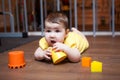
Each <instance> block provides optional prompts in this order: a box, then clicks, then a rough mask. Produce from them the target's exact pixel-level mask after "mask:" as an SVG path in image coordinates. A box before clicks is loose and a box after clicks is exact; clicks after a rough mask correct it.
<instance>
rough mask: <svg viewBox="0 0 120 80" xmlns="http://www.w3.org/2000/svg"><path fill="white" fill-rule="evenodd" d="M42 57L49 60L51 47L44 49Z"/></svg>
mask: <svg viewBox="0 0 120 80" xmlns="http://www.w3.org/2000/svg"><path fill="white" fill-rule="evenodd" d="M44 59H45V60H51V48H48V49H47V50H45V51H44Z"/></svg>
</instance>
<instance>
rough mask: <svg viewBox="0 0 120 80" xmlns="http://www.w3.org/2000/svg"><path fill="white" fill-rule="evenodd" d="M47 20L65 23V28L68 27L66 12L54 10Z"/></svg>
mask: <svg viewBox="0 0 120 80" xmlns="http://www.w3.org/2000/svg"><path fill="white" fill-rule="evenodd" d="M45 21H47V22H51V23H57V24H61V23H62V24H63V25H64V28H65V29H67V28H68V17H67V16H66V14H64V13H62V12H52V13H50V14H49V15H48V16H47V17H46V19H45Z"/></svg>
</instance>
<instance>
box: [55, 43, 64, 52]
mask: <svg viewBox="0 0 120 80" xmlns="http://www.w3.org/2000/svg"><path fill="white" fill-rule="evenodd" d="M65 47H66V45H65V44H63V43H60V42H56V43H55V44H54V45H53V50H55V51H64V48H65Z"/></svg>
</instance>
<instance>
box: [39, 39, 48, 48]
mask: <svg viewBox="0 0 120 80" xmlns="http://www.w3.org/2000/svg"><path fill="white" fill-rule="evenodd" d="M39 46H40V48H41V49H43V50H45V49H47V48H48V43H47V41H46V39H45V37H43V38H41V39H40V40H39Z"/></svg>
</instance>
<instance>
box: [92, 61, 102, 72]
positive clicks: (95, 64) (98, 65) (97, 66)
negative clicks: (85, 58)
mask: <svg viewBox="0 0 120 80" xmlns="http://www.w3.org/2000/svg"><path fill="white" fill-rule="evenodd" d="M91 72H102V62H99V61H92V63H91Z"/></svg>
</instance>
